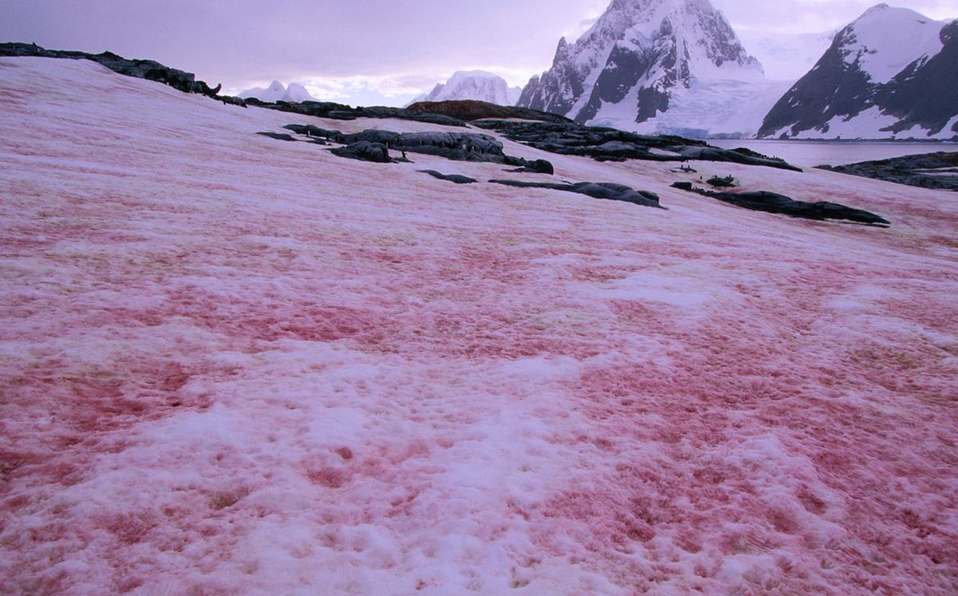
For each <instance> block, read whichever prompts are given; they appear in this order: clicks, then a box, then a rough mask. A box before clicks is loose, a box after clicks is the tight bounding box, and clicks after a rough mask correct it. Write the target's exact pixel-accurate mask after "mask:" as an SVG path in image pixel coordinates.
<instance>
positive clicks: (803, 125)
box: [759, 4, 958, 139]
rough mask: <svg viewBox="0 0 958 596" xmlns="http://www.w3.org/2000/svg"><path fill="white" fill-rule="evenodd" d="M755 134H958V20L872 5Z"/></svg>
mask: <svg viewBox="0 0 958 596" xmlns="http://www.w3.org/2000/svg"><path fill="white" fill-rule="evenodd" d="M759 136H760V137H776V138H825V139H838V138H842V139H890V138H922V139H928V138H935V139H952V138H958V20H955V21H952V22H948V21H935V20H932V19H929V18H927V17H925V16H923V15H921V14H919V13H917V12H915V11H913V10H909V9H906V8H894V7H890V6H888V5H887V4H879V5H878V6H875V7H873V8H871V9H869V10H868V11H866V12H865V14H863V15H862V16H861V17H859V18H858V19H857V20H856V21H854V22H853V23H851V24H850V25H848V26H847V27H845V28H844V29H842V30H841V31H840V32H839V33H838V35H836V36H835V40H834V41H833V43H832V45H831V47H830V48H829V49H828V50H827V51H826V52H825V54H824V55H822V57H821V59H820V60H819V61H818V63H817V64H816V65H815V66H814V67H813V68H812V70H811V71H809V72H808V74H806V75H805V76H804V77H802V78H801V79H800V80H799V81H798V82H797V83H795V85H794V86H793V87H792V88H791V89H789V91H788V92H787V93H786V94H785V95H784V96H783V97H782V98H781V99H780V100H779V101H778V103H776V104H775V106H774V107H773V108H772V110H771V111H770V112H769V113H768V115H767V116H766V117H765V120H764V122H763V124H762V127H761V129H760V130H759Z"/></svg>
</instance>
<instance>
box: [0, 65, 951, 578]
mask: <svg viewBox="0 0 958 596" xmlns="http://www.w3.org/2000/svg"><path fill="white" fill-rule="evenodd" d="M0 86H2V87H3V89H2V93H0V131H2V139H3V140H2V144H0V151H2V154H3V159H0V179H2V181H3V184H2V188H3V189H4V190H2V191H0V197H2V209H3V213H2V215H3V217H2V219H0V225H2V226H3V234H2V235H0V238H2V240H0V246H2V253H0V268H2V277H0V279H2V283H3V292H2V296H3V298H2V302H0V320H2V324H0V376H2V378H0V383H2V386H3V387H4V388H5V389H4V392H3V400H2V402H0V408H2V412H0V474H2V476H0V479H2V481H0V549H2V553H3V555H2V556H0V592H3V593H9V594H76V595H80V594H104V593H117V594H124V593H126V594H211V595H212V594H261V593H266V592H269V593H282V594H303V595H306V594H319V593H322V594H397V595H398V594H436V595H438V594H443V595H447V594H503V593H510V592H512V591H517V593H518V592H522V591H528V592H530V593H541V594H570V595H571V594H582V593H589V594H609V595H619V594H637V593H654V594H694V593H707V594H714V593H728V594H743V595H744V594H796V593H808V594H811V593H816V594H836V595H837V594H842V595H845V594H875V593H879V594H881V593H885V594H900V593H909V594H948V593H951V592H953V591H955V590H956V589H958V579H956V578H958V560H956V556H955V552H954V548H953V546H952V545H953V544H954V543H955V540H956V538H958V516H956V507H958V502H956V494H958V493H956V484H958V482H956V474H955V471H956V470H955V467H956V463H958V460H956V458H955V447H956V441H958V427H956V418H955V411H954V407H955V397H956V395H958V392H956V383H955V379H956V378H958V360H956V357H958V352H956V346H958V339H956V338H958V323H956V321H958V305H956V303H955V301H954V298H953V297H954V295H955V291H956V289H958V272H956V270H955V267H954V262H955V257H956V254H958V238H956V235H955V232H954V230H955V229H958V228H956V225H955V224H956V219H958V213H956V208H955V206H954V203H953V202H949V201H948V199H950V198H951V197H950V195H948V194H947V193H941V192H934V191H925V190H920V189H910V188H905V187H896V186H892V185H889V184H885V183H881V182H876V181H869V180H862V179H857V178H850V177H843V176H840V175H837V174H833V173H828V172H820V171H808V172H805V173H793V172H782V171H778V170H768V169H763V168H747V167H743V166H735V165H732V164H704V163H703V164H699V163H695V164H693V165H694V167H695V168H696V169H697V170H698V173H697V174H695V176H699V175H701V176H704V177H705V178H708V177H709V176H710V175H712V174H720V175H726V174H733V175H734V176H735V177H736V179H737V180H739V181H740V182H741V184H742V185H743V187H746V188H754V189H760V188H763V189H769V190H775V191H777V192H782V193H784V194H789V195H790V196H793V197H794V198H796V199H802V200H836V201H837V202H842V203H846V204H849V205H852V206H856V207H861V208H865V209H869V210H873V211H875V212H877V213H879V214H881V215H883V216H886V217H887V218H889V219H890V220H891V221H892V223H893V226H892V228H890V229H887V230H884V229H876V228H867V227H862V226H853V225H842V224H834V223H818V222H804V221H798V220H792V219H788V218H781V217H776V216H772V215H768V214H762V213H753V212H748V211H744V210H741V209H737V208H734V207H731V206H728V205H724V204H720V203H717V202H710V201H709V200H707V199H704V198H702V197H699V196H696V195H690V194H685V193H681V192H679V191H674V190H672V189H669V188H668V185H669V184H670V183H671V182H673V181H675V180H677V179H683V177H686V178H687V177H688V176H689V175H686V174H678V173H675V172H672V171H671V169H670V166H669V165H668V164H655V163H642V162H632V163H626V164H599V163H595V162H591V161H585V160H580V159H578V158H572V157H562V156H553V155H544V154H542V153H540V152H538V151H535V150H533V149H530V148H526V147H519V146H517V145H515V144H513V143H509V142H506V151H507V153H509V154H510V155H517V156H522V157H527V158H530V157H531V158H537V157H545V158H546V159H549V160H550V161H552V162H553V163H554V164H555V165H556V171H557V177H558V178H561V179H566V180H570V181H596V182H602V181H610V182H620V183H623V184H630V185H632V186H634V187H635V188H638V189H646V190H652V191H654V192H657V193H659V194H660V195H661V197H662V203H663V205H665V206H666V207H668V211H662V210H653V209H644V208H640V207H635V206H633V205H628V204H623V203H615V202H610V201H596V200H592V199H588V198H584V197H579V196H575V195H569V194H567V193H558V192H552V191H547V190H537V189H523V190H518V189H514V188H506V187H500V186H495V185H486V184H481V185H470V186H465V187H461V186H455V185H451V184H449V183H446V182H442V181H439V180H434V179H432V178H429V177H427V176H425V175H423V174H419V173H417V172H415V170H417V169H425V168H433V169H438V170H440V171H443V172H446V173H462V174H465V175H469V176H472V177H475V178H479V179H481V180H484V179H488V178H492V177H502V173H501V167H499V166H495V165H490V164H468V163H453V162H447V161H443V160H440V159H438V158H430V157H426V156H418V155H416V156H413V159H414V160H415V161H416V162H417V163H415V164H395V165H388V166H376V165H373V164H365V163H359V162H352V161H348V160H341V159H338V158H335V157H333V156H331V155H329V154H328V153H326V152H325V151H323V150H322V149H321V148H319V147H315V146H312V145H309V144H306V143H282V142H278V141H275V140H272V139H268V138H265V137H261V136H257V135H255V134H254V133H255V132H258V131H279V130H281V127H282V125H284V124H288V123H291V122H297V123H308V122H315V120H312V119H308V118H304V117H300V116H295V115H291V114H283V113H278V112H270V111H266V110H257V109H249V110H243V109H241V108H236V107H233V106H223V105H222V104H219V103H216V102H213V101H211V100H208V99H205V98H202V97H196V96H188V95H183V94H180V93H178V92H175V91H172V90H170V89H168V88H165V87H163V86H162V85H158V84H154V83H149V82H145V81H138V80H133V79H127V78H123V77H120V76H117V75H114V74H112V73H109V72H107V71H105V70H103V69H101V68H100V67H98V66H96V65H94V64H91V63H85V62H69V61H53V60H44V59H3V60H0ZM318 125H320V126H323V127H324V128H335V129H339V130H343V131H347V132H353V128H352V127H354V129H355V130H361V129H363V128H372V127H381V128H387V129H391V130H397V131H406V130H419V129H421V128H423V127H425V125H422V124H418V123H405V122H398V121H362V122H348V123H347V122H332V121H320V122H319V123H318ZM510 176H519V175H515V174H510ZM522 176H528V177H529V178H530V179H537V178H536V177H535V176H533V175H522Z"/></svg>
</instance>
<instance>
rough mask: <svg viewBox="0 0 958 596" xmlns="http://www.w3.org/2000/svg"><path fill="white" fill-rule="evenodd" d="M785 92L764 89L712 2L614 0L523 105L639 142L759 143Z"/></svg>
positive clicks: (559, 55)
mask: <svg viewBox="0 0 958 596" xmlns="http://www.w3.org/2000/svg"><path fill="white" fill-rule="evenodd" d="M783 87H784V86H783V85H779V84H772V85H771V86H769V85H768V84H766V83H765V82H764V75H763V73H762V67H761V65H760V64H759V63H758V61H757V60H755V58H753V57H751V56H749V55H748V53H747V52H746V51H745V48H744V47H743V46H742V44H741V43H740V42H739V40H738V38H737V36H736V35H735V32H734V31H733V30H732V27H731V26H730V25H729V23H728V21H726V19H725V17H724V16H723V15H722V14H721V13H720V12H718V11H717V10H716V9H715V8H714V7H713V6H712V5H711V4H710V3H709V2H708V0H615V1H614V2H612V4H611V5H610V6H609V8H608V10H607V11H606V12H605V14H604V15H602V17H600V18H599V20H598V21H597V22H596V23H595V25H594V26H593V27H592V28H591V29H590V30H589V31H588V32H587V33H586V34H585V35H583V36H582V37H581V38H580V39H579V40H578V41H576V42H575V43H573V44H569V43H567V42H566V41H565V39H562V40H561V41H560V42H559V48H558V50H557V51H556V56H555V60H554V62H553V65H552V68H551V69H550V70H549V71H547V72H545V73H544V74H543V75H542V76H541V77H533V79H532V80H531V81H530V82H529V84H528V85H527V86H526V87H525V89H523V93H522V96H521V97H520V99H519V105H521V106H524V107H531V108H535V109H539V110H545V111H549V112H555V113H557V114H562V115H564V116H568V117H570V118H573V119H574V120H576V121H577V122H580V123H590V124H601V125H611V126H614V127H617V128H621V129H624V130H633V131H637V132H682V131H689V130H695V129H699V130H702V131H705V134H710V133H715V134H735V133H738V134H754V133H755V132H756V131H757V130H758V126H759V124H760V118H761V115H763V114H765V113H766V110H767V109H768V107H770V106H771V105H772V103H774V100H775V98H777V96H778V93H780V92H781V91H784V88H783ZM770 96H774V97H771V98H770ZM732 113H734V114H735V119H734V120H723V119H720V118H716V114H732Z"/></svg>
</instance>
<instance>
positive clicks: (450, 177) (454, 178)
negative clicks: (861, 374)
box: [419, 170, 478, 184]
mask: <svg viewBox="0 0 958 596" xmlns="http://www.w3.org/2000/svg"><path fill="white" fill-rule="evenodd" d="M419 172H421V173H423V174H429V175H430V176H432V177H433V178H438V179H439V180H445V181H446V182H452V183H455V184H475V183H476V182H478V180H476V179H475V178H470V177H468V176H462V175H460V174H443V173H442V172H437V171H436V170H419Z"/></svg>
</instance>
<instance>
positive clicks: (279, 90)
mask: <svg viewBox="0 0 958 596" xmlns="http://www.w3.org/2000/svg"><path fill="white" fill-rule="evenodd" d="M239 96H240V97H242V98H243V99H248V98H251V97H252V98H255V99H258V100H260V101H265V102H270V103H272V102H276V101H290V102H295V103H299V102H301V101H316V98H315V97H313V96H312V95H310V94H309V91H307V90H306V88H305V87H303V86H302V85H299V84H297V83H290V84H289V87H285V86H283V84H282V83H280V82H279V81H273V82H272V83H270V86H269V87H255V88H253V89H247V90H246V91H243V92H242V93H240V94H239Z"/></svg>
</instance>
